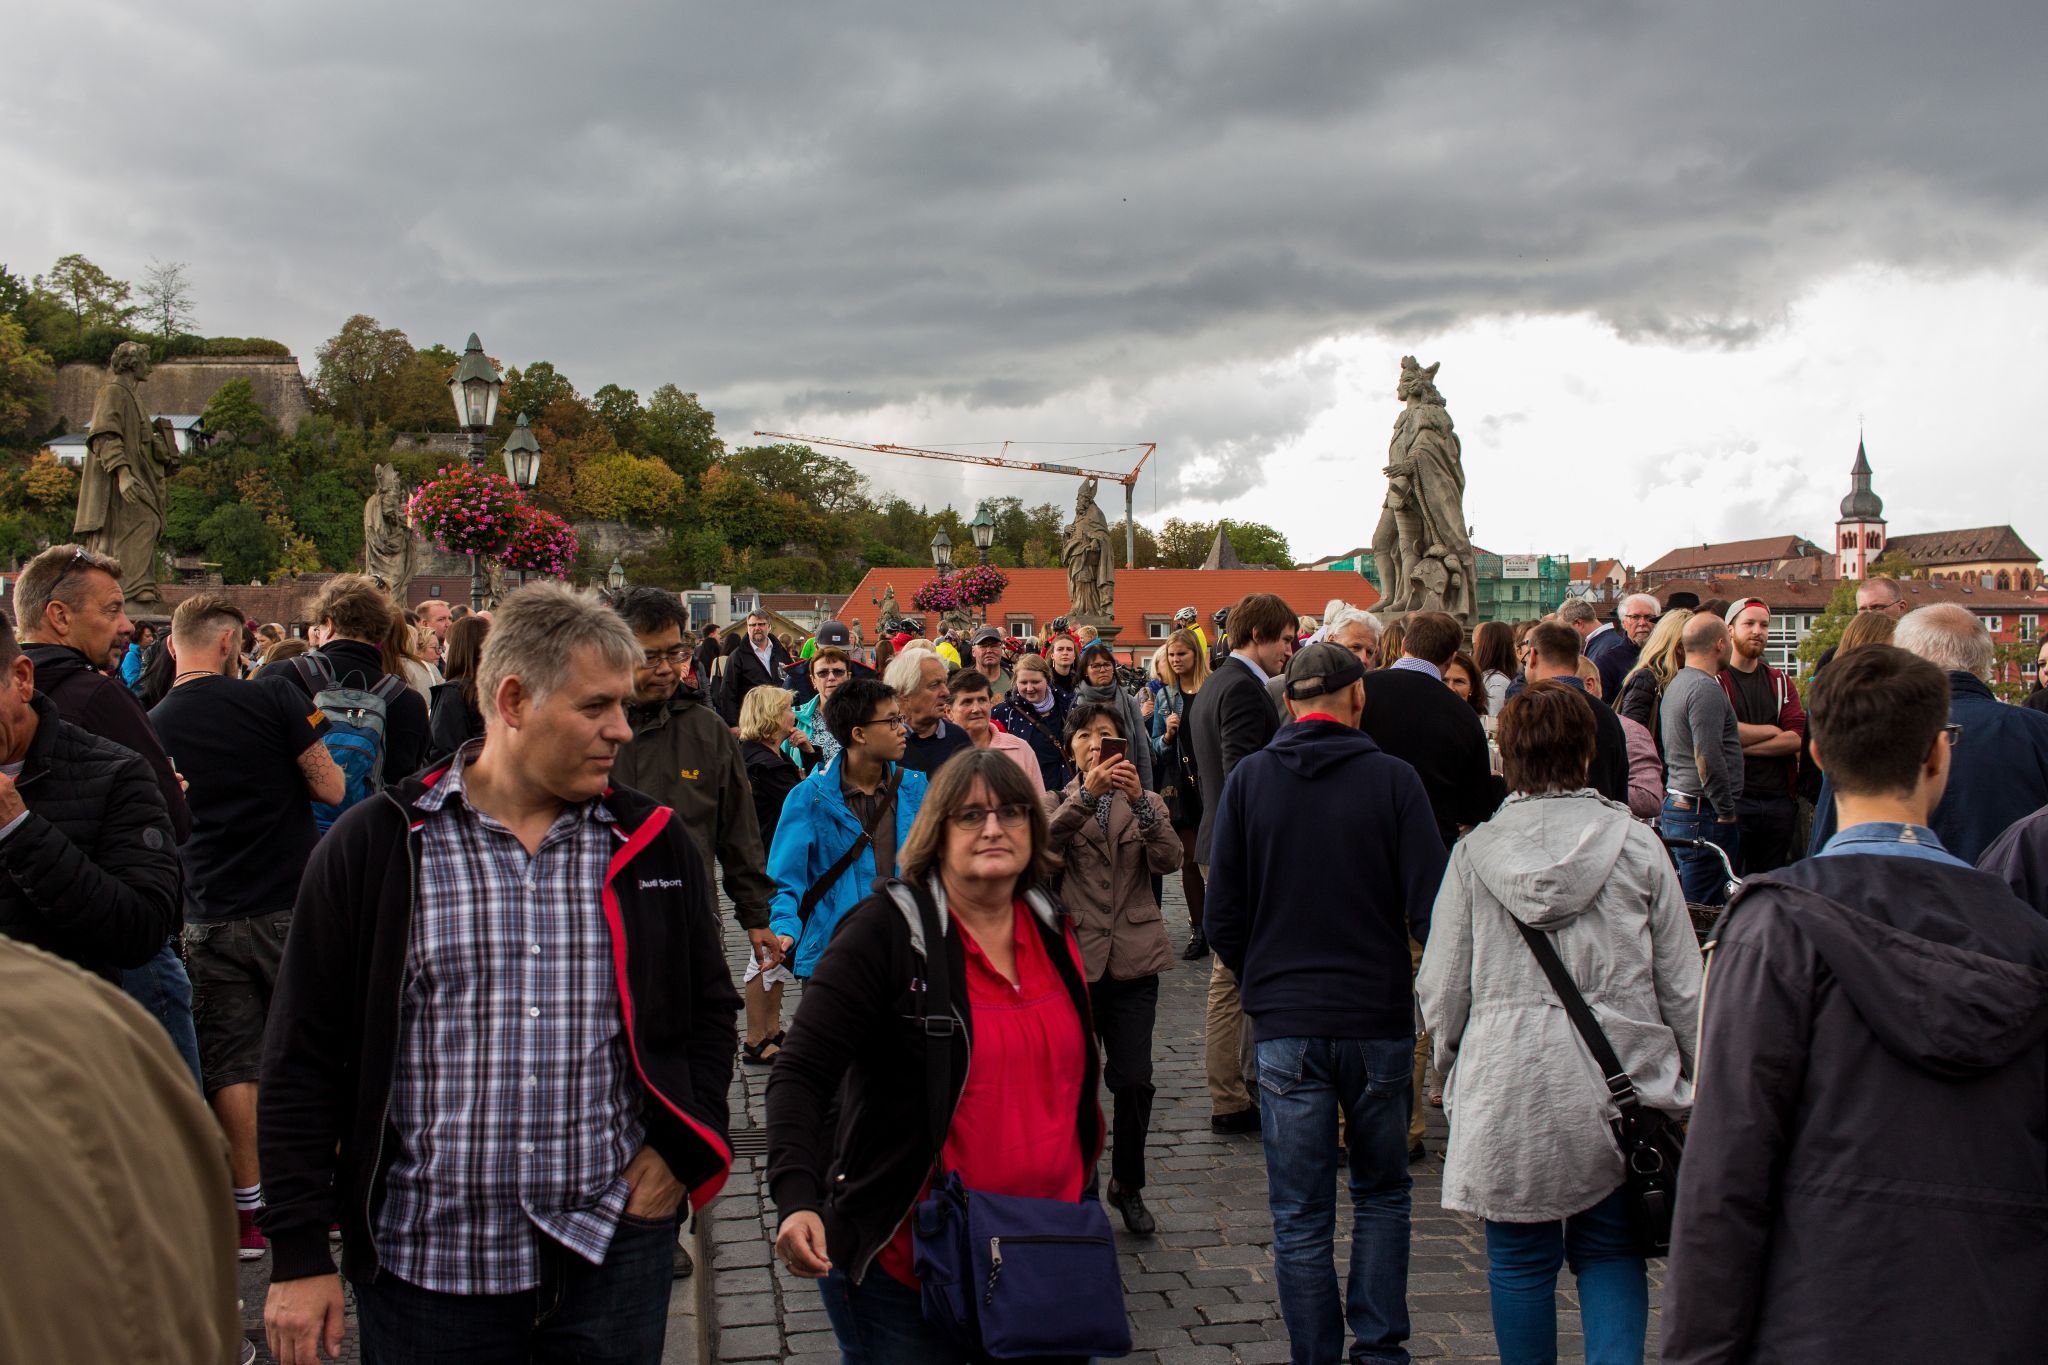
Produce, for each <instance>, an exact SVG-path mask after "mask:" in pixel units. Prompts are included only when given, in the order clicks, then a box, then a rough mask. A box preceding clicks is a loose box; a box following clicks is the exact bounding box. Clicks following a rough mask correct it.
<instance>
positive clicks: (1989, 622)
mask: <svg viewBox="0 0 2048 1365" xmlns="http://www.w3.org/2000/svg"><path fill="white" fill-rule="evenodd" d="M1977 619H1978V620H1980V621H1982V622H1983V623H1984V629H1986V630H1988V631H1990V632H1991V633H1992V634H1993V635H1996V634H1998V632H2000V631H2001V630H2004V629H2005V618H2004V617H2003V616H1980V617H1978V618H1977Z"/></svg>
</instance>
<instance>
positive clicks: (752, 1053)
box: [740, 1033, 782, 1066]
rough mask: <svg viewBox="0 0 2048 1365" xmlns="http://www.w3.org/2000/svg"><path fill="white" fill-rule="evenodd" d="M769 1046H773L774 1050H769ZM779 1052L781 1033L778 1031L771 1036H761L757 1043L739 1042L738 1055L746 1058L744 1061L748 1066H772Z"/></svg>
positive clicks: (780, 1048) (780, 1049)
mask: <svg viewBox="0 0 2048 1365" xmlns="http://www.w3.org/2000/svg"><path fill="white" fill-rule="evenodd" d="M770 1048H773V1049H775V1050H774V1051H773V1052H770V1051H769V1049H770ZM781 1052H782V1034H780V1033H777V1034H775V1035H773V1036H772V1037H768V1038H763V1039H762V1040H761V1041H760V1042H758V1043H741V1044H740V1055H741V1056H742V1057H744V1058H745V1059H746V1063H747V1065H748V1066H773V1065H774V1064H775V1058H776V1057H777V1056H778V1055H779V1054H780V1053H781Z"/></svg>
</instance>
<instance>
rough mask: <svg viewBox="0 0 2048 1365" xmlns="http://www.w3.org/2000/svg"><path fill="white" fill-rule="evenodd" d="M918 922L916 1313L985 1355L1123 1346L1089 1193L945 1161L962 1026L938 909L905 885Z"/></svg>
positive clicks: (1096, 1209) (1100, 1225)
mask: <svg viewBox="0 0 2048 1365" xmlns="http://www.w3.org/2000/svg"><path fill="white" fill-rule="evenodd" d="M911 890H912V892H913V894H914V895H915V896H916V898H917V910H918V915H919V917H920V919H921V920H922V922H923V925H924V941H925V961H926V966H925V970H924V977H925V988H924V990H923V991H922V992H920V993H919V1001H920V1014H919V1019H920V1024H921V1027H922V1030H923V1032H924V1036H925V1107H926V1112H927V1114H928V1116H929V1124H930V1129H929V1132H928V1134H927V1136H928V1137H929V1139H930V1141H931V1144H932V1150H933V1151H934V1152H935V1153H937V1154H938V1155H937V1157H936V1158H935V1160H934V1165H933V1170H934V1176H933V1180H932V1185H931V1190H930V1192H929V1194H928V1195H927V1197H926V1198H924V1199H922V1200H920V1201H919V1202H918V1205H917V1208H916V1210H915V1212H914V1214H913V1222H912V1224H911V1233H912V1236H911V1248H912V1256H913V1260H914V1263H915V1266H916V1269H917V1278H918V1284H919V1294H920V1297H921V1300H922V1304H923V1309H924V1318H925V1321H926V1322H928V1323H930V1324H931V1325H932V1326H934V1327H936V1328H938V1329H939V1330H940V1331H942V1332H944V1333H945V1334H946V1335H947V1336H948V1337H950V1338H951V1339H952V1340H953V1341H954V1342H955V1343H957V1344H958V1345H959V1346H960V1347H961V1348H962V1349H963V1350H965V1351H967V1352H969V1353H979V1354H983V1355H986V1356H988V1357H989V1358H991V1359H994V1360H1021V1359H1030V1358H1034V1357H1040V1356H1082V1357H1086V1356H1096V1357H1106V1356H1123V1355H1129V1354H1130V1350H1131V1323H1130V1317H1129V1315H1128V1314H1127V1313H1126V1312H1125V1311H1124V1289H1123V1276H1122V1274H1121V1272H1120V1271H1119V1270H1118V1268H1117V1261H1116V1239H1115V1237H1114V1236H1113V1235H1112V1234H1111V1232H1110V1229H1109V1215H1108V1214H1107V1213H1106V1212H1104V1210H1103V1207H1102V1203H1101V1201H1100V1200H1097V1199H1095V1198H1093V1197H1092V1196H1083V1197H1082V1198H1081V1199H1079V1200H1077V1201H1075V1202H1073V1203H1069V1202H1067V1201H1066V1200H1064V1199H1031V1198H1025V1197H1023V1196H1019V1195H1006V1194H991V1193H989V1192H987V1191H983V1190H972V1189H969V1188H968V1187H967V1186H966V1185H965V1184H963V1183H962V1182H961V1179H960V1175H959V1173H958V1172H957V1171H949V1170H947V1169H946V1165H945V1141H946V1130H947V1129H948V1128H949V1127H950V1126H951V1123H952V1111H953V1094H952V1074H951V1072H952V1067H951V1060H952V1049H951V1047H950V1046H948V1045H947V1040H949V1039H950V1038H951V1037H952V1035H953V1034H954V1033H956V1032H959V1031H960V1021H959V1020H958V1019H957V1018H956V1017H955V1016H954V1013H953V1009H952V984H951V981H950V979H949V978H950V976H951V973H950V972H949V971H948V970H947V967H946V958H945V946H944V945H945V940H944V939H943V938H941V937H940V934H939V919H938V909H937V907H936V906H935V905H934V904H933V903H932V900H931V896H930V893H928V892H927V891H926V890H925V889H924V888H923V887H921V886H913V887H912V888H911Z"/></svg>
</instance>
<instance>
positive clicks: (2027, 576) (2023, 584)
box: [2020, 569, 2034, 592]
mask: <svg viewBox="0 0 2048 1365" xmlns="http://www.w3.org/2000/svg"><path fill="white" fill-rule="evenodd" d="M2033 586H2034V575H2033V573H2032V572H2031V571H2030V570H2027V569H2021V570H2020V591H2021V592H2026V591H2027V590H2028V589H2030V588H2032V587H2033Z"/></svg>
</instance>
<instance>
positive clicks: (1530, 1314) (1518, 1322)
mask: <svg viewBox="0 0 2048 1365" xmlns="http://www.w3.org/2000/svg"><path fill="white" fill-rule="evenodd" d="M1566 1262H1569V1263H1570V1264H1571V1268H1572V1274H1573V1275H1575V1276H1577V1277H1578V1281H1579V1324H1580V1326H1581V1328H1582V1329H1583V1330H1584V1332H1585V1334H1586V1365H1643V1336H1644V1333H1645V1332H1646V1331H1647V1329H1648V1326H1649V1321H1650V1280H1649V1272H1648V1270H1647V1269H1646V1268H1645V1264H1644V1261H1643V1258H1642V1257H1640V1256H1638V1255H1636V1253H1635V1245H1634V1242H1633V1240H1632V1239H1631V1237H1630V1235H1629V1226H1628V1206H1627V1204H1626V1202H1625V1201H1624V1200H1623V1198H1622V1192H1621V1191H1620V1190H1616V1191H1615V1192H1614V1193H1613V1194H1610V1195H1608V1196H1607V1197H1606V1198H1605V1199H1603V1200H1601V1201H1600V1202H1599V1203H1597V1204H1595V1205H1594V1206H1593V1207H1592V1208H1590V1209H1587V1210H1586V1211H1585V1212H1584V1213H1575V1214H1573V1215H1572V1216H1571V1217H1569V1218H1567V1219H1565V1220H1564V1221H1563V1222H1561V1223H1494V1222H1488V1223H1487V1225H1486V1284H1487V1287H1488V1288H1489V1289H1491V1290H1492V1291H1493V1339H1494V1341H1495V1342H1496V1343H1497V1344H1498V1345H1499V1347H1500V1360H1501V1365H1552V1362H1555V1361H1556V1359H1557V1268H1558V1267H1559V1266H1560V1265H1563V1264H1565V1263H1566Z"/></svg>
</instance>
